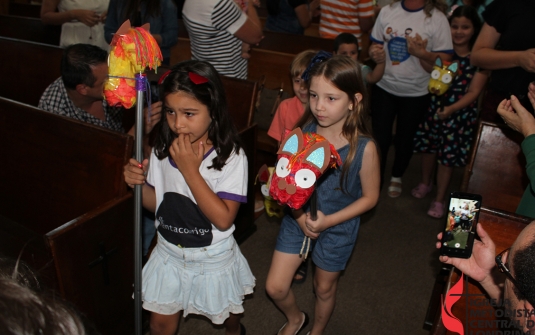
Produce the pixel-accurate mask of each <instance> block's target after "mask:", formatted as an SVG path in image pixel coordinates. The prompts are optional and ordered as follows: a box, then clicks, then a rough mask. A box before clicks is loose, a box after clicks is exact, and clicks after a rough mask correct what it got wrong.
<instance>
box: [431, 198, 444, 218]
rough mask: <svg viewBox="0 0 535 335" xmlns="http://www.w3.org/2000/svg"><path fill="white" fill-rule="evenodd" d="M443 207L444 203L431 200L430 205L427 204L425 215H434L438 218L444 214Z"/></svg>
mask: <svg viewBox="0 0 535 335" xmlns="http://www.w3.org/2000/svg"><path fill="white" fill-rule="evenodd" d="M444 207H445V205H444V203H443V202H439V201H433V202H432V203H431V206H429V210H428V211H427V215H429V216H431V217H434V218H435V219H440V218H441V217H443V216H444Z"/></svg>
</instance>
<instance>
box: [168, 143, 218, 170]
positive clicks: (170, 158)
mask: <svg viewBox="0 0 535 335" xmlns="http://www.w3.org/2000/svg"><path fill="white" fill-rule="evenodd" d="M212 151H214V147H211V148H210V150H208V152H207V153H205V154H204V156H203V158H202V159H203V160H205V159H206V157H208V155H210V154H211V153H212ZM168 158H169V163H170V164H171V166H172V167H174V168H175V169H178V167H177V166H176V163H175V161H174V160H173V158H172V157H171V155H169V156H168Z"/></svg>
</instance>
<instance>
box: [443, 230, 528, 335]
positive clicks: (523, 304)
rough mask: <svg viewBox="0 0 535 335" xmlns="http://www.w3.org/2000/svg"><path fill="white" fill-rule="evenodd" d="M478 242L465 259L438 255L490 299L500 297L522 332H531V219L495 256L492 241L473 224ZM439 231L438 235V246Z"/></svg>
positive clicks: (476, 241)
mask: <svg viewBox="0 0 535 335" xmlns="http://www.w3.org/2000/svg"><path fill="white" fill-rule="evenodd" d="M476 229H477V234H478V235H479V237H480V239H481V241H479V240H477V239H476V240H475V241H474V247H473V251H472V256H471V257H470V258H468V259H462V258H454V257H448V256H440V258H439V259H440V261H441V262H443V263H446V264H451V265H453V266H455V267H456V268H457V269H459V270H460V271H462V272H463V273H464V274H465V275H467V276H469V277H471V278H472V279H474V280H476V281H477V282H479V283H480V284H481V286H482V287H483V289H484V290H485V291H486V292H487V294H488V295H489V297H490V298H491V299H496V300H498V299H503V300H504V302H505V308H506V309H507V312H508V314H507V315H510V316H511V318H512V319H513V320H514V321H515V323H516V324H517V325H518V326H519V328H521V329H522V331H523V332H525V333H526V334H535V309H534V306H535V221H533V222H532V223H530V224H529V225H528V226H526V228H524V230H522V232H521V233H520V234H519V235H518V237H517V239H516V240H515V242H514V243H513V245H512V246H511V247H510V248H509V249H506V250H504V251H503V252H501V253H500V254H499V255H498V256H495V255H496V247H495V245H494V242H493V241H492V239H491V238H490V236H489V235H488V234H487V232H486V231H485V230H484V229H483V225H481V224H478V225H477V228H476ZM441 238H442V233H440V234H439V235H438V239H439V242H437V248H440V240H441Z"/></svg>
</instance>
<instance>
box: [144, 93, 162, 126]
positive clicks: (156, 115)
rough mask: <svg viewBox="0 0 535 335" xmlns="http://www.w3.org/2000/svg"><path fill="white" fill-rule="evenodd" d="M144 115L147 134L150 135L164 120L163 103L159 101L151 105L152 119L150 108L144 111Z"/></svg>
mask: <svg viewBox="0 0 535 335" xmlns="http://www.w3.org/2000/svg"><path fill="white" fill-rule="evenodd" d="M143 115H144V119H145V134H149V133H150V132H151V131H152V129H153V128H154V126H155V125H156V124H157V123H158V122H160V119H161V118H162V102H161V101H158V102H155V103H153V104H151V105H150V118H149V109H148V107H145V108H144V109H143Z"/></svg>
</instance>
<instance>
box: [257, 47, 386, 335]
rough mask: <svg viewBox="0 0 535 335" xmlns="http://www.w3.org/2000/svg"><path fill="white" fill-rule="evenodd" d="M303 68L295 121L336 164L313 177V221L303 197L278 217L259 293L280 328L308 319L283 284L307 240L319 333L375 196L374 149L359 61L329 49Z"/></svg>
mask: <svg viewBox="0 0 535 335" xmlns="http://www.w3.org/2000/svg"><path fill="white" fill-rule="evenodd" d="M304 75H305V76H307V78H310V79H309V80H308V81H307V82H308V83H309V89H310V91H309V92H310V94H309V104H308V106H307V109H306V111H305V114H304V115H303V118H302V119H301V120H300V121H299V123H298V127H301V128H302V129H303V132H304V133H306V132H311V133H315V134H318V135H321V136H323V137H324V138H325V139H327V141H329V143H330V144H331V145H332V146H333V147H334V149H336V151H337V152H338V154H339V155H340V157H341V159H342V162H343V163H342V167H341V168H336V169H334V168H333V169H327V170H325V171H324V172H323V174H322V175H321V176H320V177H319V178H318V180H317V181H316V193H317V207H318V208H317V219H316V220H313V219H312V218H311V215H310V207H309V206H308V204H305V205H304V206H303V207H302V208H301V209H298V210H294V211H292V213H291V214H287V215H286V216H285V217H284V218H283V220H282V223H281V228H280V231H279V236H278V238H277V244H276V247H275V252H274V255H273V260H272V263H271V268H270V270H269V274H268V278H267V283H266V290H267V293H268V294H269V295H270V297H271V298H272V299H273V301H274V303H275V304H276V305H277V307H278V308H279V309H280V310H281V311H282V312H283V313H284V315H285V316H286V318H287V320H288V322H287V323H285V324H284V325H283V326H282V328H281V329H280V330H279V334H282V335H288V334H292V335H293V334H297V333H299V332H300V331H301V330H302V329H304V328H305V327H306V325H307V323H308V316H307V315H306V314H305V313H303V312H301V310H300V309H299V307H298V306H297V303H296V300H295V296H294V294H293V292H292V290H291V288H290V286H291V283H292V279H293V276H294V273H295V271H296V270H297V268H298V267H299V265H300V264H301V262H302V259H301V258H300V256H299V254H300V251H301V248H302V245H303V239H304V238H305V237H310V239H311V240H312V243H311V251H310V253H311V258H312V261H313V262H314V263H315V264H316V266H317V269H316V271H315V274H314V276H315V277H314V286H315V293H316V304H315V316H314V322H313V326H312V330H311V334H322V333H323V331H324V330H325V328H326V326H327V323H328V321H329V319H330V316H331V314H332V311H333V310H334V306H335V297H336V290H337V283H338V278H339V276H340V272H341V271H342V270H344V269H345V267H346V263H347V261H348V259H349V256H350V255H351V253H352V250H353V247H354V245H355V241H356V237H357V232H358V229H359V223H360V215H361V214H363V213H365V212H366V211H368V210H370V209H371V208H373V207H374V206H375V204H376V203H377V200H378V198H379V182H380V177H379V154H378V152H377V148H376V145H375V143H374V141H373V140H372V138H371V136H370V131H369V130H368V128H367V127H366V123H365V121H364V120H365V115H366V113H367V108H368V103H367V100H368V97H367V93H366V88H365V86H364V84H363V81H362V77H361V72H360V68H359V67H355V64H354V62H353V61H352V60H351V59H350V58H349V57H346V56H334V57H332V58H328V59H326V60H325V59H324V60H322V61H318V62H316V61H314V59H313V60H312V62H311V66H310V67H309V68H308V69H307V70H306V71H305V74H304ZM283 146H284V142H283V144H282V145H281V148H283ZM283 149H284V148H283ZM283 172H284V171H283ZM275 173H277V171H276V172H275ZM283 175H284V173H283ZM296 176H297V174H296ZM280 177H283V176H280ZM283 184H284V183H283ZM279 185H281V184H280V183H279ZM272 187H273V185H272Z"/></svg>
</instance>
